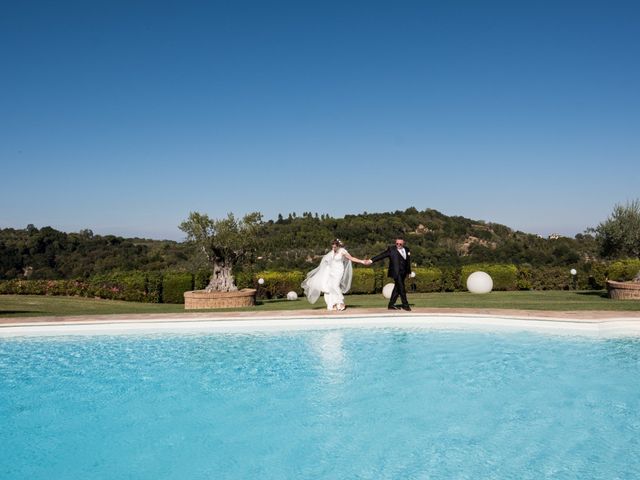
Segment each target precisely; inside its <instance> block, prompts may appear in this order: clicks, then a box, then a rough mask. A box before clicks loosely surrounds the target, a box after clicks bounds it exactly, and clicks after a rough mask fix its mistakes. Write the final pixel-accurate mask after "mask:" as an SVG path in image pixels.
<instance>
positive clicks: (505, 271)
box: [461, 263, 518, 290]
mask: <svg viewBox="0 0 640 480" xmlns="http://www.w3.org/2000/svg"><path fill="white" fill-rule="evenodd" d="M477 271H482V272H486V273H488V274H489V275H490V276H491V279H492V280H493V289H494V290H516V289H517V288H518V269H517V268H516V266H515V265H510V264H504V265H501V264H488V263H478V264H475V265H465V266H464V267H462V272H461V283H462V285H464V286H465V288H466V285H467V278H469V275H471V274H472V273H473V272H477Z"/></svg>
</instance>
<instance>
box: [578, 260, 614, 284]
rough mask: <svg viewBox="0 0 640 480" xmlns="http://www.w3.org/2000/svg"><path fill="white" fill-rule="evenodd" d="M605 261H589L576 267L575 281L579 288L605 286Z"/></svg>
mask: <svg viewBox="0 0 640 480" xmlns="http://www.w3.org/2000/svg"><path fill="white" fill-rule="evenodd" d="M607 269H608V266H607V264H606V263H602V262H589V263H585V264H583V265H582V266H581V267H580V268H578V275H577V282H578V288H579V289H581V290H602V289H603V288H604V287H605V286H606V279H607Z"/></svg>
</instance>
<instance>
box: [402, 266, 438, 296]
mask: <svg viewBox="0 0 640 480" xmlns="http://www.w3.org/2000/svg"><path fill="white" fill-rule="evenodd" d="M413 271H414V273H415V274H416V276H415V277H414V278H409V279H407V281H406V284H407V288H408V290H409V291H410V292H420V293H428V292H441V291H442V288H443V286H442V280H443V275H442V270H440V269H439V268H435V267H430V268H414V269H413Z"/></svg>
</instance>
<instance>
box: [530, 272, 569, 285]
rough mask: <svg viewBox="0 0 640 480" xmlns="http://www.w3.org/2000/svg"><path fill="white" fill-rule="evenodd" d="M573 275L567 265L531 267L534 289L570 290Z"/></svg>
mask: <svg viewBox="0 0 640 480" xmlns="http://www.w3.org/2000/svg"><path fill="white" fill-rule="evenodd" d="M572 282H573V277H572V276H571V273H569V269H568V268H566V267H539V268H534V269H531V288H532V289H533V290H569V289H570V288H572Z"/></svg>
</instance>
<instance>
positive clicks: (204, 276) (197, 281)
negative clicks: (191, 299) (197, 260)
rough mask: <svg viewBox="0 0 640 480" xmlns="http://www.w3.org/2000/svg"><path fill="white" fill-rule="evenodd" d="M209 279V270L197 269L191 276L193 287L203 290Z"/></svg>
mask: <svg viewBox="0 0 640 480" xmlns="http://www.w3.org/2000/svg"><path fill="white" fill-rule="evenodd" d="M210 279H211V270H198V271H197V272H196V273H195V275H194V278H193V283H194V285H193V289H194V290H204V289H205V288H207V285H209V280H210Z"/></svg>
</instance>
